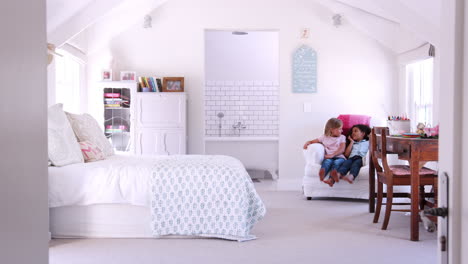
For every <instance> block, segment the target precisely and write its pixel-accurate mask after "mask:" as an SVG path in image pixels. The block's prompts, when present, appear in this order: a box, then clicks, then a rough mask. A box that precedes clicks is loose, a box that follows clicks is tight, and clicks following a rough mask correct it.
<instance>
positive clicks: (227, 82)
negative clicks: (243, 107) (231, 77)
mask: <svg viewBox="0 0 468 264" xmlns="http://www.w3.org/2000/svg"><path fill="white" fill-rule="evenodd" d="M224 86H234V82H233V81H224Z"/></svg>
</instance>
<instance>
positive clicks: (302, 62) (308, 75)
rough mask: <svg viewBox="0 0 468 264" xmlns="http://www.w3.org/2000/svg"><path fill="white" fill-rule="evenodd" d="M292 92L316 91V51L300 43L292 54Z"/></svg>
mask: <svg viewBox="0 0 468 264" xmlns="http://www.w3.org/2000/svg"><path fill="white" fill-rule="evenodd" d="M292 71H293V72H292V90H293V93H316V92H317V52H315V50H313V49H312V48H310V47H308V46H306V45H302V46H301V47H299V48H298V49H297V50H296V51H295V52H294V54H293V62H292Z"/></svg>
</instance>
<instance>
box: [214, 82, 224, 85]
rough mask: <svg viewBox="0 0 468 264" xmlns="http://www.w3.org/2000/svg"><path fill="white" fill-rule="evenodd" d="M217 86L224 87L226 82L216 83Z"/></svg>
mask: <svg viewBox="0 0 468 264" xmlns="http://www.w3.org/2000/svg"><path fill="white" fill-rule="evenodd" d="M216 86H224V81H216Z"/></svg>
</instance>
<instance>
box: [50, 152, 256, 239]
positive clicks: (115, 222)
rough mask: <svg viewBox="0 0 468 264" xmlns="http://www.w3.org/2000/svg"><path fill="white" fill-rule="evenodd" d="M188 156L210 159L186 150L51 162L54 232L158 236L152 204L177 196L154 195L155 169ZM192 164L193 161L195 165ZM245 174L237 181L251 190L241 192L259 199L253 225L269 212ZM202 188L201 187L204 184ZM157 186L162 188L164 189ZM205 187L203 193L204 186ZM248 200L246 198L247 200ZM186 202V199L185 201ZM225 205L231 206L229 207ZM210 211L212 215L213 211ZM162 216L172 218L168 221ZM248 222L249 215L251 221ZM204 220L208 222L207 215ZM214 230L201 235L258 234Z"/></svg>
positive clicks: (250, 198) (57, 234)
mask: <svg viewBox="0 0 468 264" xmlns="http://www.w3.org/2000/svg"><path fill="white" fill-rule="evenodd" d="M187 157H190V158H188V159H192V160H193V159H195V160H197V161H198V160H200V159H201V160H206V159H209V157H210V156H198V157H196V156H190V155H188V156H180V157H178V158H177V156H176V157H174V158H171V157H168V156H156V157H148V156H132V155H123V154H116V155H114V156H110V157H108V158H107V159H105V160H101V161H96V162H90V163H76V164H71V165H67V166H63V167H49V207H50V231H51V233H52V237H55V238H59V237H61V238H63V237H126V238H130V237H131V238H146V237H155V236H156V235H155V232H154V230H152V228H151V221H153V225H154V221H155V217H154V216H152V213H151V210H150V209H151V208H153V209H154V207H155V204H163V205H164V203H165V201H166V200H167V201H168V202H171V203H172V202H173V200H174V199H166V200H164V201H162V202H161V200H155V198H154V189H156V188H155V187H158V186H155V185H154V184H155V181H152V178H155V176H157V175H156V174H157V173H156V172H157V170H156V168H158V166H155V165H161V164H164V166H163V167H161V166H159V167H161V168H163V170H165V169H167V168H166V164H170V163H173V165H174V166H177V168H179V167H181V166H180V165H181V164H182V165H183V164H185V163H187V162H185V160H186V159H187ZM207 157H208V158H207ZM218 159H225V160H229V161H231V160H234V159H233V158H231V157H225V156H224V157H221V158H219V157H218ZM178 162H179V163H178ZM203 164H204V165H200V166H201V167H203V168H206V167H207V165H206V164H208V163H203ZM234 164H235V165H236V166H234V167H237V168H236V169H239V166H241V167H242V168H240V170H241V171H242V170H244V171H245V168H243V166H242V164H241V163H240V162H238V163H236V162H235V163H234ZM239 164H240V165H239ZM191 166H193V164H192V165H191ZM182 167H183V166H182ZM215 167H216V165H215ZM169 168H170V167H169ZM190 168H192V167H190ZM229 170H231V169H229ZM174 171H177V169H174ZM215 171H216V170H215ZM155 173H156V174H155ZM176 173H178V172H176ZM189 174H190V173H189ZM192 174H193V173H192ZM237 174H239V173H237ZM241 174H242V175H239V177H237V178H242V179H241V180H240V184H238V185H240V186H241V187H242V188H244V187H246V188H247V189H250V193H246V194H241V196H242V195H243V196H247V200H246V201H247V202H250V204H252V201H253V203H254V204H255V208H253V209H252V208H250V209H249V210H252V212H254V214H256V216H255V219H254V221H253V223H252V226H253V224H254V223H256V222H257V221H258V220H260V219H261V218H262V217H263V215H264V214H265V207H264V205H263V203H262V202H261V200H260V198H259V197H258V195H257V193H256V192H255V190H254V189H253V184H252V182H251V180H250V178H248V180H246V179H244V178H245V177H244V176H245V175H244V174H243V173H241ZM177 175H179V174H177ZM194 175H195V174H194ZM197 175H198V174H197ZM197 175H195V176H193V175H192V176H190V177H198V176H197ZM220 175H221V174H220ZM187 177H188V176H187ZM210 177H212V178H211V180H213V181H216V179H217V177H214V178H213V176H210ZM165 179H170V178H167V177H166V178H163V181H164V180H165ZM184 179H185V178H184ZM187 179H188V178H187ZM211 180H210V181H211ZM210 181H207V180H206V179H205V180H204V181H203V183H204V184H205V185H209V184H210V183H209V182H210ZM238 181H239V180H238ZM156 183H157V181H156ZM229 184H231V183H230V182H229V183H228V185H229ZM152 186H153V187H152ZM215 187H216V186H214V187H210V188H211V189H213V190H214V188H215ZM191 188H193V187H191ZM216 188H218V187H216ZM230 188H231V186H226V188H224V189H222V190H220V191H219V192H220V193H222V194H221V195H223V194H228V195H231V194H229V192H230V191H226V190H228V189H229V190H231V189H230ZM152 189H153V194H152ZM199 189H200V190H201V189H203V188H199ZM218 189H219V188H218ZM159 190H160V191H161V189H159ZM233 190H234V189H233ZM210 191H211V190H210ZM172 192H174V191H172ZM202 192H204V189H203V190H202ZM157 194H158V193H157ZM184 194H185V193H184ZM157 196H159V195H157ZM184 197H185V195H184ZM206 197H207V195H205V198H206ZM210 197H212V196H210ZM213 197H214V196H213ZM244 200H245V199H244ZM233 201H234V199H233ZM246 201H244V202H243V203H244V204H246ZM185 203H186V204H187V202H185ZM231 205H233V204H231ZM231 205H229V206H231ZM168 206H169V205H168ZM170 206H172V205H170ZM235 206H237V205H235ZM156 207H157V206H156ZM225 207H226V206H225ZM168 208H169V207H168ZM213 210H214V209H213ZM216 210H218V209H216ZM227 210H229V211H231V209H227ZM176 211H177V210H176ZM199 211H200V210H199ZM190 213H191V212H190ZM249 213H250V211H249ZM209 214H211V211H210V213H209ZM182 217H183V216H182ZM182 217H181V218H182ZM236 217H237V216H236ZM252 219H253V218H252ZM164 221H166V222H168V221H167V220H164ZM197 221H198V220H197ZM213 221H214V219H213ZM250 221H251V219H250V220H249V222H250ZM188 222H191V219H189V220H188ZM195 222H196V221H195ZM205 222H207V221H206V220H205ZM190 225H191V224H190ZM249 229H250V228H249ZM223 231H224V230H223ZM168 232H169V233H167V232H166V233H164V232H163V233H164V234H162V235H168V234H169V235H170V234H172V233H170V231H168ZM215 233H216V232H208V233H204V234H197V235H200V236H209V237H221V238H227V239H234V240H240V241H241V240H249V239H251V238H254V237H253V236H250V235H248V236H245V237H244V236H241V237H237V238H236V237H234V238H232V236H231V237H229V236H228V237H226V236H223V235H219V234H215ZM158 234H161V233H158ZM175 235H178V234H175ZM179 235H180V234H179Z"/></svg>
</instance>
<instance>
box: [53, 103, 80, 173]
mask: <svg viewBox="0 0 468 264" xmlns="http://www.w3.org/2000/svg"><path fill="white" fill-rule="evenodd" d="M47 140H48V153H49V160H50V161H51V163H52V164H53V165H54V166H64V165H68V164H73V163H81V162H83V155H82V154H81V150H80V145H79V144H78V141H77V140H76V137H75V134H74V133H73V129H72V127H71V126H70V123H69V122H68V119H67V117H66V115H65V112H64V111H63V105H62V104H55V105H53V106H51V107H49V109H48V111H47Z"/></svg>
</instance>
